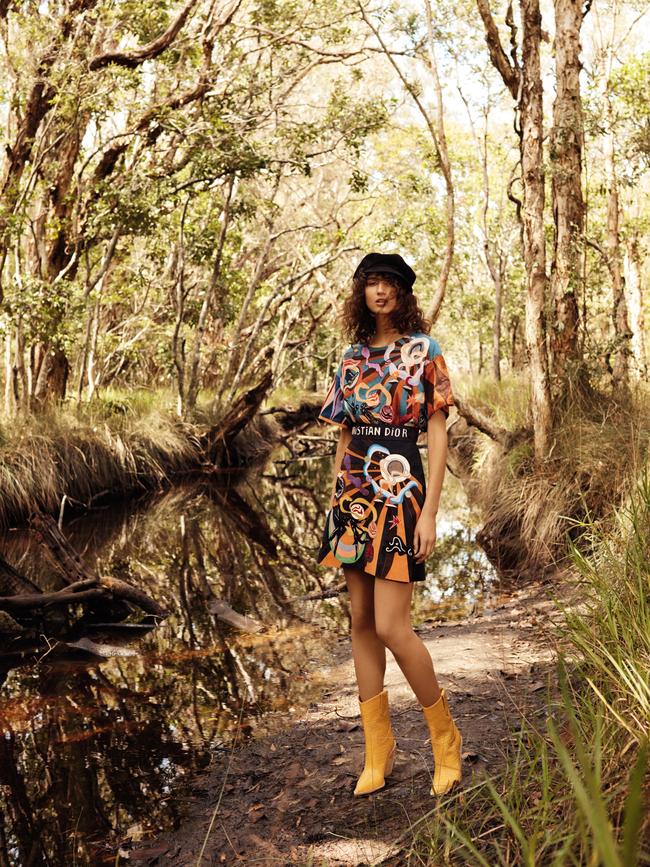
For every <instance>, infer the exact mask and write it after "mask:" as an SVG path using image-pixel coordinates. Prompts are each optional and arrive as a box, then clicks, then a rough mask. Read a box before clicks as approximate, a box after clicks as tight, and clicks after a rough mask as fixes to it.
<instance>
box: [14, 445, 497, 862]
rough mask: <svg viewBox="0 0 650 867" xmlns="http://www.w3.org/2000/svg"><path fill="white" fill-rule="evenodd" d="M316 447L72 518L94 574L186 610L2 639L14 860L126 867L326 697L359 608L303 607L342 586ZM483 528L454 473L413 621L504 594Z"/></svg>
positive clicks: (92, 619) (342, 598)
mask: <svg viewBox="0 0 650 867" xmlns="http://www.w3.org/2000/svg"><path fill="white" fill-rule="evenodd" d="M320 439H321V438H314V441H318V440H320ZM324 443H325V441H324V440H323V441H322V442H321V443H320V445H321V446H322V445H323V444H324ZM325 448H327V446H325ZM310 450H311V454H310V455H308V456H307V457H306V458H305V459H304V460H302V459H298V460H293V459H287V451H286V450H285V449H278V450H277V451H276V452H275V453H274V454H273V455H272V456H271V459H270V460H269V461H268V462H267V463H266V465H265V466H264V468H263V469H261V470H257V471H256V472H254V473H252V472H248V473H245V474H243V475H242V476H240V477H238V478H237V480H236V481H234V480H231V481H230V484H224V482H223V479H222V480H220V482H219V483H218V484H217V483H210V484H208V483H205V482H203V483H201V484H189V483H188V484H186V485H181V486H178V487H176V488H174V489H173V490H172V491H168V492H166V493H161V494H160V495H157V496H153V497H152V496H149V497H147V498H146V499H143V500H140V501H137V502H135V501H130V502H128V503H123V504H119V505H115V504H113V505H111V507H110V508H106V509H103V510H98V511H97V512H95V513H94V514H88V515H85V516H84V517H82V518H79V519H77V520H74V521H70V522H68V523H67V524H65V525H64V531H65V534H66V536H67V538H68V539H69V540H70V541H71V543H72V544H73V545H74V547H75V548H76V549H77V550H78V551H79V552H80V554H81V555H82V556H83V559H84V561H85V563H86V564H87V565H88V567H89V568H90V570H91V571H92V570H94V571H96V572H97V573H99V574H104V575H113V576H116V577H119V578H122V579H124V580H126V581H129V582H131V583H133V584H135V585H137V586H138V587H140V588H142V589H143V590H144V591H145V592H147V593H148V594H149V595H150V596H152V597H153V598H155V599H157V600H158V601H159V602H161V603H162V604H164V605H165V606H166V607H167V609H168V610H169V611H170V615H169V617H168V618H167V619H166V620H165V621H163V622H162V623H161V624H159V625H157V626H152V624H151V621H150V618H144V619H143V617H142V614H141V612H139V611H138V612H137V613H136V614H132V615H130V616H129V617H128V618H127V619H126V620H125V621H124V620H119V619H116V616H115V614H116V613H115V612H114V613H113V617H112V618H111V617H109V616H107V615H106V613H105V611H104V612H95V613H94V614H92V615H87V616H86V617H84V618H83V622H81V623H79V622H78V621H79V615H80V614H81V612H77V613H76V617H77V623H76V624H75V616H74V612H71V615H73V616H71V617H70V620H69V623H70V628H69V629H67V623H66V624H64V626H65V628H66V630H67V633H66V639H65V641H58V642H55V641H52V640H51V639H49V638H48V635H47V631H48V625H47V623H46V624H44V625H43V628H42V630H41V633H42V635H41V638H40V639H38V640H37V642H36V644H34V642H33V641H32V642H31V644H30V643H29V642H27V641H25V640H24V639H16V638H13V639H6V638H5V639H0V650H1V652H0V682H1V683H2V686H1V687H0V720H1V724H2V731H3V735H4V736H3V738H2V739H1V740H0V809H1V810H2V816H1V817H0V834H1V835H2V836H1V837H0V849H2V850H4V851H3V855H4V863H7V864H11V865H20V867H24V865H41V864H47V865H57V867H58V865H69V864H73V863H76V864H93V865H95V864H115V863H125V862H123V861H122V860H121V859H120V858H119V857H118V858H117V861H116V856H117V855H118V851H119V848H120V844H121V843H124V844H125V845H126V846H128V845H129V842H132V841H137V840H139V839H147V838H149V837H151V836H154V835H155V832H156V831H158V830H160V829H165V828H169V827H173V826H174V825H175V823H176V822H177V821H178V807H179V798H180V793H181V792H182V788H183V783H184V782H185V781H191V778H192V775H193V773H195V772H196V771H198V770H200V769H202V768H205V767H206V766H207V765H208V764H209V763H210V762H220V761H223V760H225V756H226V754H227V750H228V747H229V745H230V744H232V740H233V737H234V736H235V733H237V737H238V739H241V738H246V737H253V736H255V735H256V734H259V733H261V732H266V731H268V730H272V729H273V728H274V727H277V726H280V725H282V724H287V722H289V721H290V720H291V719H292V718H296V717H299V716H300V713H301V709H302V708H304V707H305V706H306V704H308V703H309V702H310V701H311V700H314V699H316V698H317V690H318V687H317V686H315V685H312V684H311V683H310V680H309V673H310V671H313V670H315V669H317V668H318V666H319V664H322V663H323V661H325V662H327V656H328V648H329V647H331V646H332V642H334V641H335V640H336V639H337V638H338V637H340V636H341V635H347V634H348V632H349V616H348V610H347V594H346V593H342V594H340V593H339V594H335V595H333V596H330V597H326V598H316V599H314V598H311V599H306V600H305V599H301V597H303V596H305V595H309V594H311V595H312V596H313V595H314V594H317V593H318V592H319V591H322V590H325V589H326V588H331V587H334V586H336V585H337V584H339V583H340V582H341V581H342V577H343V576H342V572H340V571H336V570H324V569H322V568H321V567H318V566H317V565H315V563H314V561H313V557H314V554H315V552H316V551H317V550H318V546H319V543H320V534H321V532H322V519H323V516H324V514H325V509H326V506H325V502H326V500H327V499H328V492H329V489H330V479H331V453H330V454H327V455H325V456H324V457H322V458H317V459H314V457H313V455H314V449H313V444H312V446H310ZM474 530H475V519H474V518H473V516H472V514H471V512H470V510H469V509H468V507H467V505H466V503H465V499H464V495H463V493H462V490H461V489H460V486H459V485H458V483H457V482H456V480H455V479H454V478H453V477H452V476H450V475H449V474H447V477H446V481H445V486H444V491H443V498H442V502H441V508H440V513H439V518H438V544H437V548H436V552H435V554H434V555H433V556H432V557H431V558H430V560H429V561H428V564H427V565H428V572H429V574H428V577H427V581H426V582H423V583H422V584H418V585H416V587H415V588H414V603H413V620H414V623H416V624H417V623H422V622H424V621H425V620H427V619H437V618H439V617H448V618H459V617H464V616H466V615H467V614H468V613H469V612H470V611H472V610H474V611H476V610H480V608H481V607H482V606H483V605H484V604H485V603H486V602H489V599H490V588H491V586H492V585H493V584H494V580H495V576H494V574H493V572H492V570H491V568H490V566H489V564H488V563H487V561H486V559H485V557H484V556H483V555H482V552H481V551H480V549H479V548H478V546H477V545H476V544H475V543H474V541H473V538H474ZM0 545H2V551H3V553H4V557H5V559H6V560H7V561H9V562H10V563H11V564H12V565H13V566H14V567H15V568H16V569H17V570H18V571H19V572H21V573H22V574H24V575H27V576H28V577H29V578H30V579H31V580H32V581H33V582H34V583H35V584H36V585H38V587H40V588H41V589H43V590H53V589H58V588H59V587H62V586H64V584H65V581H64V580H63V578H62V575H61V573H60V570H59V568H58V566H57V564H56V562H55V560H54V559H53V558H52V557H51V556H50V555H49V554H48V553H47V552H46V551H44V549H43V548H42V547H39V545H38V544H37V542H36V541H35V540H34V538H33V535H32V534H31V533H30V532H29V531H27V530H15V531H8V532H5V533H4V534H2V536H0ZM1 592H2V593H7V592H8V591H7V590H6V589H2V591H1ZM57 626H58V629H59V633H60V630H61V626H62V624H61V623H58V624H57ZM434 662H435V660H434ZM0 863H2V858H1V857H0Z"/></svg>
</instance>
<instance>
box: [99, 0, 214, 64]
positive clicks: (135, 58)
mask: <svg viewBox="0 0 650 867" xmlns="http://www.w3.org/2000/svg"><path fill="white" fill-rule="evenodd" d="M196 2H197V0H187V3H186V4H185V6H183V8H182V9H181V11H180V13H179V14H178V16H177V18H176V19H175V21H172V23H171V24H170V25H169V27H168V28H167V30H165V32H164V33H163V34H162V35H161V36H159V37H158V38H157V39H154V40H152V41H151V42H149V43H148V44H147V45H143V46H142V47H141V48H135V49H133V51H107V52H105V53H104V54H97V55H95V57H93V58H92V60H91V61H90V63H89V64H88V68H89V69H91V70H93V71H94V70H96V69H103V68H104V67H105V66H108V65H109V64H110V63H115V64H116V65H117V66H125V67H126V68H127V69H135V68H136V67H137V66H139V65H140V64H141V63H143V61H145V60H151V59H152V58H153V57H158V55H159V54H162V53H163V51H165V50H166V49H167V48H169V46H170V45H171V44H172V42H173V41H174V39H175V38H176V36H177V35H178V33H179V31H180V29H181V28H182V27H183V25H184V24H185V22H186V21H187V19H188V16H189V14H190V12H191V11H192V9H193V7H194V6H196Z"/></svg>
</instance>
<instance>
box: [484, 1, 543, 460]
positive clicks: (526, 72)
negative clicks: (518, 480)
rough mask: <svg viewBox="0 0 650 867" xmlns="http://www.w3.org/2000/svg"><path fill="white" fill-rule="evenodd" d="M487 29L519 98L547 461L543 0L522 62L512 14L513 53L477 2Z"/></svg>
mask: <svg viewBox="0 0 650 867" xmlns="http://www.w3.org/2000/svg"><path fill="white" fill-rule="evenodd" d="M476 3H477V6H478V10H479V13H480V15H481V18H482V20H483V25H484V28H485V37H486V40H487V46H488V50H489V53H490V59H491V61H492V63H493V65H494V67H495V68H496V69H497V70H498V71H499V73H500V75H501V77H502V78H503V81H504V84H505V85H506V87H507V88H508V90H509V91H510V93H511V95H512V97H513V98H514V99H515V100H516V104H517V107H518V109H519V116H520V129H519V130H518V132H519V136H520V159H521V178H522V184H523V190H524V195H523V203H522V208H521V218H522V230H523V231H522V238H523V249H524V264H525V267H526V278H527V285H526V290H527V291H526V323H525V336H526V353H527V356H528V364H529V369H530V383H531V409H532V419H533V430H534V440H535V457H536V458H537V460H538V461H541V460H543V459H544V458H545V457H546V455H547V454H548V451H549V447H550V442H551V429H552V417H551V398H550V388H549V378H548V358H547V352H546V321H545V317H544V304H545V301H546V296H547V286H548V278H547V276H546V246H545V238H544V161H543V156H544V155H543V138H544V123H543V121H544V114H543V104H542V96H543V89H542V77H541V68H540V43H541V40H542V17H541V14H540V10H539V0H521V19H522V24H523V39H522V44H521V54H522V60H523V62H522V64H521V65H519V62H518V59H517V52H516V47H514V46H515V36H516V28H515V25H514V21H513V20H512V17H511V15H510V13H509V15H508V24H509V26H510V30H511V34H512V40H511V41H512V43H513V50H512V57H513V62H512V63H511V61H510V60H509V58H508V56H507V54H506V53H505V51H504V50H503V46H502V45H501V40H500V37H499V31H498V28H497V26H496V23H495V21H494V19H493V18H492V13H491V12H490V7H489V5H488V0H476Z"/></svg>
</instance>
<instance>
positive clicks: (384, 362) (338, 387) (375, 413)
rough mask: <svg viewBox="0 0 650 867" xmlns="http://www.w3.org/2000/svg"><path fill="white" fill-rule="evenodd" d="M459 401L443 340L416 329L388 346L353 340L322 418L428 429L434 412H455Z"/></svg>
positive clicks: (346, 424)
mask: <svg viewBox="0 0 650 867" xmlns="http://www.w3.org/2000/svg"><path fill="white" fill-rule="evenodd" d="M453 404H454V395H453V392H452V389H451V384H450V382H449V373H448V371H447V365H446V363H445V359H444V357H443V355H442V351H441V349H440V346H439V344H438V342H437V341H436V340H435V339H434V338H433V337H431V336H430V335H428V334H424V333H421V332H414V333H413V334H409V335H408V336H406V337H400V338H399V339H398V340H395V341H393V342H392V343H390V344H388V345H387V346H365V345H363V344H361V343H353V344H351V345H350V346H348V347H347V349H346V350H345V352H344V353H343V357H342V358H341V361H340V363H339V366H338V369H337V371H336V373H335V375H334V379H333V380H332V383H331V385H330V388H329V391H328V393H327V397H326V398H325V402H324V403H323V406H322V409H321V411H320V415H319V416H318V418H319V420H320V421H325V422H329V423H330V424H336V425H339V426H342V427H348V428H351V427H352V425H354V424H359V423H364V424H365V423H368V424H377V423H378V422H382V423H384V424H394V425H406V426H407V427H417V428H418V429H419V430H420V431H424V430H426V428H427V421H428V420H429V418H430V417H431V416H432V415H433V413H434V412H436V411H437V410H439V409H441V410H442V411H443V412H444V413H445V415H449V407H450V406H453Z"/></svg>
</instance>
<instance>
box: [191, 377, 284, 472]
mask: <svg viewBox="0 0 650 867" xmlns="http://www.w3.org/2000/svg"><path fill="white" fill-rule="evenodd" d="M272 381H273V373H272V371H271V370H267V371H266V373H265V374H264V376H263V377H262V378H261V379H260V381H259V382H258V383H257V385H254V386H253V387H252V388H249V389H248V391H245V392H244V393H243V394H240V395H239V397H238V398H237V400H235V402H234V403H233V405H232V406H231V407H230V409H229V410H228V412H226V414H225V415H224V416H223V417H222V418H221V419H219V422H218V423H217V424H216V425H214V426H213V427H212V428H210V430H208V431H207V432H206V433H205V434H204V435H203V436H202V437H201V439H200V446H201V448H202V450H203V453H204V454H205V456H206V459H207V460H208V461H209V462H210V463H211V464H214V465H216V466H222V465H224V464H226V465H227V461H228V443H229V442H230V440H232V439H233V438H234V437H235V436H237V434H238V433H239V432H240V431H241V430H243V429H244V428H245V427H246V425H247V424H248V423H249V422H250V421H251V420H252V419H253V418H254V416H255V415H256V414H257V411H258V410H259V408H260V406H261V405H262V401H263V400H264V398H265V397H266V394H267V392H268V390H269V388H270V387H271V383H272Z"/></svg>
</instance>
